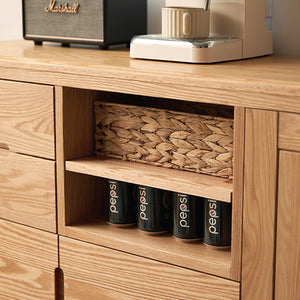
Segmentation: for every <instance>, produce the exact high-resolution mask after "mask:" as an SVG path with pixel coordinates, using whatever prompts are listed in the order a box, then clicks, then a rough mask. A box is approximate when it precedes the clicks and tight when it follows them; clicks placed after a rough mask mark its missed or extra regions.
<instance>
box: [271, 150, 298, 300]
mask: <svg viewBox="0 0 300 300" xmlns="http://www.w3.org/2000/svg"><path fill="white" fill-rule="evenodd" d="M299 175H300V153H293V152H287V151H280V154H279V180H278V221H277V251H276V277H275V299H276V300H281V299H289V300H297V299H299V296H300V270H299V265H300V236H299V232H300V222H299V220H300V201H299V200H300V177H299Z"/></svg>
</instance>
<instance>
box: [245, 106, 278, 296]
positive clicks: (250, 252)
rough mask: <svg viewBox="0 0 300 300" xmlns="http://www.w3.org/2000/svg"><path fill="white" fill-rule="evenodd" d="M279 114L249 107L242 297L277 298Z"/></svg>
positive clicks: (246, 144) (246, 138) (247, 117)
mask: <svg viewBox="0 0 300 300" xmlns="http://www.w3.org/2000/svg"><path fill="white" fill-rule="evenodd" d="M277 123H278V114H277V113H276V112H272V111H260V110H251V109H247V110H246V127H245V170H244V209H243V211H244V213H243V245H242V247H243V248H242V277H241V297H242V299H243V300H247V299H249V300H250V299H251V300H253V299H264V300H268V299H273V288H274V282H273V278H274V248H275V218H276V189H277V127H278V125H277Z"/></svg>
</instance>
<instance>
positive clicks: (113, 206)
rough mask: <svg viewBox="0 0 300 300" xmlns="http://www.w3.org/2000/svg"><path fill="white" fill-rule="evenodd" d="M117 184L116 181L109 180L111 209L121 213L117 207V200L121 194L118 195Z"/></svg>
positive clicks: (113, 211)
mask: <svg viewBox="0 0 300 300" xmlns="http://www.w3.org/2000/svg"><path fill="white" fill-rule="evenodd" d="M116 190H117V185H116V182H115V181H109V196H110V198H109V209H110V211H111V212H112V213H114V214H117V213H119V211H118V209H117V206H116V205H117V200H118V198H119V196H118V195H117V191H116Z"/></svg>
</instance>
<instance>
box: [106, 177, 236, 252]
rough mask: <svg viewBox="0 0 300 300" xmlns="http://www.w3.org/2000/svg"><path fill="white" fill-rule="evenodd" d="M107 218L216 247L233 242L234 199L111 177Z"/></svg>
mask: <svg viewBox="0 0 300 300" xmlns="http://www.w3.org/2000/svg"><path fill="white" fill-rule="evenodd" d="M108 185H109V201H108V209H107V211H108V213H107V222H108V223H109V224H111V225H114V226H118V227H124V226H131V225H135V224H137V227H138V229H139V230H140V231H141V232H142V233H144V234H147V235H156V234H161V233H165V232H172V234H173V236H174V237H175V238H176V239H178V240H180V241H182V242H190V241H199V240H204V243H205V244H206V245H209V246H215V247H222V248H223V247H230V245H231V203H225V202H221V201H217V200H213V199H206V198H200V197H196V196H192V195H187V194H184V193H175V192H169V191H165V190H161V189H156V188H152V187H148V186H139V185H133V184H130V183H126V182H121V181H115V180H108Z"/></svg>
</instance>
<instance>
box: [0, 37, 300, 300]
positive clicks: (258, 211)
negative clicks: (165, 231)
mask: <svg viewBox="0 0 300 300" xmlns="http://www.w3.org/2000/svg"><path fill="white" fill-rule="evenodd" d="M119 97H122V98H123V99H124V98H128V99H130V98H132V97H134V99H135V102H138V103H140V104H141V105H143V104H144V103H146V102H147V103H149V101H150V102H153V103H164V102H167V103H168V105H171V106H172V104H174V105H175V104H176V106H177V107H182V108H183V107H185V106H189V105H190V104H193V105H197V106H199V107H201V105H204V104H205V105H206V104H209V105H211V107H213V108H215V109H218V108H219V107H221V106H224V105H225V106H226V107H228V108H229V109H231V110H232V112H233V115H234V152H233V153H234V154H233V155H234V156H233V157H234V165H233V180H232V181H228V180H226V179H224V178H219V177H213V176H209V175H203V174H194V173H191V172H186V171H179V170H172V169H165V168H161V167H156V166H150V165H144V164H142V165H141V164H139V163H132V162H126V161H122V160H120V161H118V160H114V159H105V160H99V159H98V158H97V157H95V155H94V130H95V128H94V127H95V125H94V116H93V105H94V102H95V101H96V100H99V99H102V100H103V99H117V98H119ZM170 103H171V104H170ZM299 132H300V58H295V57H294V58H293V57H280V56H268V57H262V58H254V59H248V60H244V61H233V62H225V63H219V64H211V65H193V64H182V63H170V62H158V61H146V60H136V59H130V58H129V52H128V50H126V49H115V50H109V51H101V50H98V49H93V48H88V49H87V48H77V47H72V48H63V47H60V46H59V45H58V44H50V43H49V44H47V43H45V45H44V46H34V44H33V43H32V42H28V41H7V42H1V43H0V162H1V168H0V227H1V232H0V237H1V238H0V240H1V244H0V298H1V299H56V300H58V299H59V300H61V299H78V300H86V299H116V300H117V299H118V300H119V299H125V300H129V299H149V300H150V299H172V300H173V299H174V300H175V299H189V300H192V299H214V300H215V299H242V300H248V299H249V300H253V299H257V300H260V299H264V300H269V299H276V300H281V299H289V300H293V299H295V300H296V299H299V297H300V289H299V286H300V275H299V267H298V262H299V260H300V237H299V230H300V222H299V219H300V218H299V217H300V204H299V203H300V189H299V186H300V179H299V174H300V133H299ZM105 178H113V179H116V180H122V181H128V182H131V183H135V184H142V185H150V186H153V187H156V188H163V189H168V190H171V191H179V192H180V191H181V192H187V191H191V193H192V194H194V195H198V196H202V197H208V198H213V199H217V200H220V201H225V202H231V203H232V241H231V249H230V250H226V251H217V250H214V249H211V248H208V247H206V246H204V245H203V244H201V243H194V244H191V243H189V244H186V243H178V242H176V241H175V240H174V239H173V238H172V237H171V236H168V235H163V236H155V237H149V236H143V235H141V234H139V233H137V231H136V229H134V228H127V229H125V228H123V229H119V228H114V227H112V226H110V225H107V224H106V222H105V221H103V216H104V212H103V211H104V209H103V206H104V203H103V202H104V196H103V191H104V183H105V180H104V179H105Z"/></svg>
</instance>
